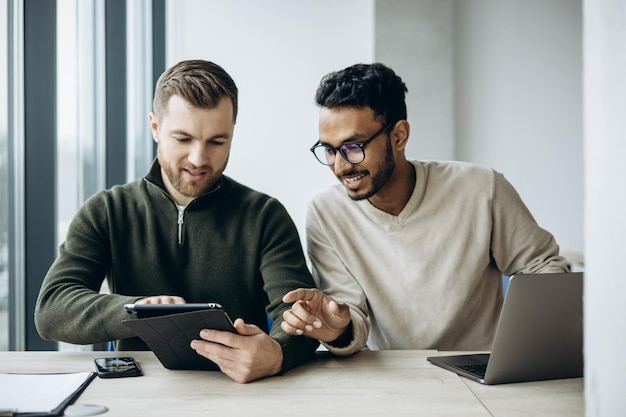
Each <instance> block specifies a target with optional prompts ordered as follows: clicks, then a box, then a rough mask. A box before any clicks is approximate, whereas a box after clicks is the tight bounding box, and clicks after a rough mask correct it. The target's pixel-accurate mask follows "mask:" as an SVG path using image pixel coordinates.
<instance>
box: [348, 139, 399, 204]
mask: <svg viewBox="0 0 626 417" xmlns="http://www.w3.org/2000/svg"><path fill="white" fill-rule="evenodd" d="M395 169H396V161H395V160H394V159H393V149H392V148H391V143H390V142H389V141H387V150H386V153H385V159H384V160H383V162H382V163H381V164H380V165H379V166H378V169H377V170H376V173H375V174H374V175H373V176H372V186H371V187H370V188H369V189H368V190H365V191H363V192H361V193H358V192H357V193H350V192H349V193H348V195H349V196H350V198H351V199H352V200H354V201H358V200H365V199H366V198H370V197H372V196H373V195H375V194H376V193H377V192H378V191H380V190H381V189H382V188H383V187H384V186H385V184H387V181H389V178H391V176H392V175H393V172H394V171H395Z"/></svg>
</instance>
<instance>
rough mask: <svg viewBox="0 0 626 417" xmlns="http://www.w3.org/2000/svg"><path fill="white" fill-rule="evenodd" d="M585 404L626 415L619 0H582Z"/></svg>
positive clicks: (624, 135) (624, 25) (623, 14)
mask: <svg viewBox="0 0 626 417" xmlns="http://www.w3.org/2000/svg"><path fill="white" fill-rule="evenodd" d="M584 16H585V43H584V44H585V47H584V49H585V65H584V69H585V83H584V85H585V89H584V91H585V113H584V114H585V171H586V172H585V254H586V261H587V262H586V266H585V289H584V291H585V304H584V307H585V411H586V415H587V416H588V417H612V416H626V396H625V395H624V393H625V392H626V378H625V377H624V375H626V362H624V360H622V356H623V355H624V352H626V325H625V324H624V322H625V319H626V303H624V297H625V296H626V279H624V274H623V272H622V271H623V264H624V263H623V262H622V260H623V259H624V255H625V254H626V244H625V242H624V240H625V238H624V236H626V186H625V185H624V178H626V172H625V171H626V169H625V168H624V160H625V159H626V117H625V116H626V76H625V74H626V42H625V39H626V0H585V6H584Z"/></svg>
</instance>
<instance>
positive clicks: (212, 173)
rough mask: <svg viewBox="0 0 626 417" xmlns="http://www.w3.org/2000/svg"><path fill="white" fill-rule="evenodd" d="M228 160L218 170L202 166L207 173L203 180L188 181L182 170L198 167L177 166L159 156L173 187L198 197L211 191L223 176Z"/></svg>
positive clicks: (188, 195) (183, 193)
mask: <svg viewBox="0 0 626 417" xmlns="http://www.w3.org/2000/svg"><path fill="white" fill-rule="evenodd" d="M226 162H228V159H227V160H226V161H225V162H224V165H223V166H222V167H220V168H219V169H218V170H217V171H216V170H214V169H212V168H208V167H202V168H201V170H202V171H205V172H206V173H207V175H206V177H205V178H204V179H203V180H202V181H187V180H184V179H183V175H182V171H185V170H187V171H192V172H193V171H198V170H199V169H198V168H197V167H195V166H193V165H191V166H182V167H175V166H173V165H171V164H169V163H167V162H166V161H163V160H162V159H161V158H159V164H160V165H161V168H162V169H163V171H164V172H165V175H167V178H168V179H169V180H170V183H171V184H172V187H174V189H175V190H176V191H178V192H179V193H180V194H182V195H184V196H185V197H190V198H196V197H199V196H201V195H203V194H206V193H207V192H209V191H210V190H211V189H212V188H213V187H214V186H215V184H216V183H217V182H218V180H219V179H220V177H221V176H222V172H224V169H225V168H226Z"/></svg>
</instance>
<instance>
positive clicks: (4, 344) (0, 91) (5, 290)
mask: <svg viewBox="0 0 626 417" xmlns="http://www.w3.org/2000/svg"><path fill="white" fill-rule="evenodd" d="M7 1H8V0H0V28H3V29H4V28H7V27H8V26H9V21H8V14H7V11H8V3H7ZM8 42H9V40H8V33H7V31H6V29H5V30H0V56H3V57H6V56H8ZM8 65H9V63H8V62H7V60H6V59H2V60H0V195H1V196H8V195H9V190H8V187H9V158H8V152H9V149H8V148H9V146H8V145H9V132H8V130H9V123H8V118H9V107H8V102H9V97H8V81H7V78H8ZM8 226H9V199H8V198H2V199H0V350H8V349H9V313H8V310H9V272H8V267H9V265H8V262H9V228H8Z"/></svg>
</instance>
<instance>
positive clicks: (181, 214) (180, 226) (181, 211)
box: [177, 205, 186, 245]
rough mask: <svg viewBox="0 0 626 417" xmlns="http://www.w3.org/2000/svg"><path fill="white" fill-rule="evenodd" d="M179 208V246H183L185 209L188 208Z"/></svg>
mask: <svg viewBox="0 0 626 417" xmlns="http://www.w3.org/2000/svg"><path fill="white" fill-rule="evenodd" d="M177 207H178V220H177V223H178V244H179V245H182V244H183V217H184V215H185V207H186V206H179V205H177Z"/></svg>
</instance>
